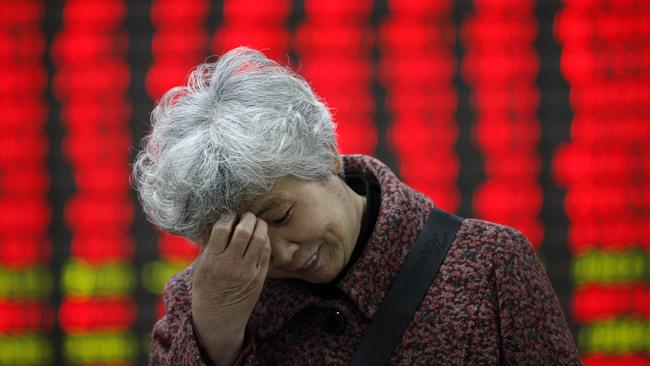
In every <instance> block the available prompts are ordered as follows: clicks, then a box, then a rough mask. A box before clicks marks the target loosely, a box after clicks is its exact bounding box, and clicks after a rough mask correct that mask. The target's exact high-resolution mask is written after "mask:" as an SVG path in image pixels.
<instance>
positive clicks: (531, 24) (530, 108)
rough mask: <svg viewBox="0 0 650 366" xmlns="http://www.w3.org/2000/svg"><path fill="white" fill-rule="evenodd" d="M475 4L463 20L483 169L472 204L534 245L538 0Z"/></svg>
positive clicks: (466, 72) (465, 64)
mask: <svg viewBox="0 0 650 366" xmlns="http://www.w3.org/2000/svg"><path fill="white" fill-rule="evenodd" d="M474 7H475V9H474V13H473V14H472V15H470V16H469V17H468V18H467V19H466V20H464V22H463V24H462V25H461V41H462V43H463V46H464V47H465V49H466V54H465V58H464V59H463V61H462V75H463V77H464V79H465V81H466V82H467V84H468V85H469V86H470V88H471V94H472V95H471V98H472V102H473V108H474V110H475V112H476V113H475V114H476V124H475V126H474V131H473V132H474V136H473V137H474V139H475V140H474V141H475V143H476V144H477V145H478V148H479V150H480V151H481V152H482V154H483V157H484V161H485V172H486V180H485V182H484V183H483V184H481V185H480V186H479V188H478V189H477V192H476V194H475V196H474V199H473V202H472V204H473V209H474V212H475V213H476V214H477V215H478V216H479V217H481V218H484V219H487V220H490V221H495V222H498V223H501V224H506V225H509V226H513V227H515V228H517V229H519V230H521V231H522V232H523V233H524V234H525V235H526V236H527V237H528V238H529V239H530V241H531V242H532V243H533V245H535V246H537V245H539V244H540V243H541V241H542V238H543V234H544V232H543V230H544V229H543V226H542V223H541V221H540V219H539V212H540V210H541V206H542V199H543V197H542V196H543V193H542V188H541V185H540V184H539V181H538V177H539V173H540V168H541V167H540V165H541V161H540V156H539V153H538V150H537V146H538V144H539V136H540V124H539V121H538V119H537V110H538V107H539V91H538V89H537V86H536V85H535V80H536V79H537V74H538V71H539V70H538V69H539V59H538V55H537V53H536V51H535V48H534V44H533V43H534V41H535V37H536V34H537V21H536V19H535V17H534V13H533V11H534V8H535V2H534V1H532V0H525V1H524V0H521V1H499V0H497V1H476V2H475V3H474Z"/></svg>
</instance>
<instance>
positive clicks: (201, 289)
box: [192, 212, 271, 365]
mask: <svg viewBox="0 0 650 366" xmlns="http://www.w3.org/2000/svg"><path fill="white" fill-rule="evenodd" d="M235 222H236V220H235V218H234V217H233V218H230V219H228V220H226V221H220V222H217V223H216V224H214V226H213V227H212V232H211V233H210V238H209V239H208V240H207V242H206V244H205V245H204V246H203V248H202V250H201V254H200V255H199V258H198V259H197V263H196V266H195V268H194V273H193V280H192V288H193V289H192V317H193V320H194V325H195V327H196V328H197V331H198V332H199V335H200V336H201V339H203V340H204V341H205V343H206V347H208V351H209V352H210V355H211V356H212V357H213V358H214V361H215V362H217V363H218V364H220V365H221V364H224V365H229V364H231V363H232V362H234V360H235V359H236V358H237V356H238V354H239V352H240V350H241V346H242V344H243V339H244V332H245V328H246V324H247V323H248V318H249V317H250V315H251V313H252V311H253V308H254V307H255V304H256V303H257V299H258V298H259V296H260V293H261V291H262V286H263V285H264V280H265V278H266V273H267V271H268V267H269V259H270V256H271V243H270V239H269V236H268V233H267V228H268V226H267V224H266V222H265V221H264V220H261V219H259V218H257V217H255V215H253V214H252V213H249V212H247V213H244V214H243V215H242V216H241V219H240V220H239V223H237V225H236V226H235Z"/></svg>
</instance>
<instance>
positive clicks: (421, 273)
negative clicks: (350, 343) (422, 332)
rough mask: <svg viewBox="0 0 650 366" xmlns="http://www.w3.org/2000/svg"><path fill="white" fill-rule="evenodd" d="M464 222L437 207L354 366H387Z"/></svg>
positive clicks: (407, 259)
mask: <svg viewBox="0 0 650 366" xmlns="http://www.w3.org/2000/svg"><path fill="white" fill-rule="evenodd" d="M461 222H462V219H461V218H460V217H458V216H455V215H452V214H450V213H447V212H445V211H442V210H440V209H437V208H435V207H434V208H433V210H432V211H431V214H429V218H428V219H427V222H426V223H425V224H424V227H423V228H422V231H421V232H420V234H419V235H418V237H417V239H416V241H415V245H414V246H413V248H412V249H411V252H410V253H409V255H408V256H407V257H406V260H405V261H404V264H403V265H402V268H401V269H400V271H399V273H398V274H397V277H396V278H395V281H394V282H393V284H392V285H391V287H390V290H389V291H388V294H387V295H386V297H385V298H384V302H383V303H382V304H381V306H380V307H379V309H378V310H377V313H375V317H374V319H373V320H372V322H371V323H370V325H369V326H368V329H366V332H365V334H364V336H363V339H362V340H361V343H360V344H359V347H358V348H357V350H356V352H355V353H354V355H353V356H352V362H351V363H350V364H351V365H353V366H361V365H373V366H376V365H385V364H386V363H387V362H388V360H389V357H390V355H391V353H392V352H393V349H395V346H397V344H399V341H400V340H401V339H402V334H403V333H404V330H406V327H407V326H408V325H409V323H410V322H411V319H412V318H413V314H414V313H415V310H417V308H418V307H419V306H420V303H421V302H422V299H423V298H424V295H425V294H426V293H427V290H428V289H429V288H430V287H431V283H432V282H433V279H434V277H435V276H436V274H437V273H438V269H439V268H440V265H441V264H442V262H443V261H444V259H445V256H447V252H448V251H449V247H450V246H451V243H452V242H453V241H454V238H455V237H456V232H457V231H458V228H459V227H460V224H461Z"/></svg>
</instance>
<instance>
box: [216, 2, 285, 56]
mask: <svg viewBox="0 0 650 366" xmlns="http://www.w3.org/2000/svg"><path fill="white" fill-rule="evenodd" d="M290 11H291V2H290V1H289V0H276V1H266V0H225V1H224V2H223V23H222V24H221V26H220V27H219V28H218V29H217V31H216V32H215V33H214V35H213V37H212V44H211V46H212V52H214V53H215V54H217V55H221V54H223V53H225V52H227V51H229V50H231V49H233V48H235V47H239V46H247V47H251V48H254V49H257V50H260V51H262V52H263V53H264V54H265V55H266V56H267V57H270V58H272V59H274V60H276V61H278V62H280V63H281V64H286V62H287V56H288V55H287V52H288V48H289V33H288V30H287V29H286V23H287V18H288V17H289V12H290Z"/></svg>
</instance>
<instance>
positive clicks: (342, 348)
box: [150, 155, 581, 366]
mask: <svg viewBox="0 0 650 366" xmlns="http://www.w3.org/2000/svg"><path fill="white" fill-rule="evenodd" d="M344 165H345V171H346V173H347V172H360V173H363V174H364V175H365V176H366V177H367V178H368V179H370V180H374V181H376V182H377V183H378V184H379V187H380V188H381V207H380V210H379V217H378V218H377V222H376V224H375V228H374V230H373V232H372V234H371V235H370V238H369V239H368V242H367V244H366V246H365V248H364V249H363V252H362V253H361V256H360V257H359V259H358V260H357V262H356V263H355V264H354V266H353V267H352V268H351V270H350V271H349V272H348V273H347V275H346V276H345V277H344V278H343V279H342V280H341V281H340V282H339V283H338V285H337V286H338V287H339V289H340V291H341V292H342V293H343V296H342V297H341V298H336V299H321V298H319V297H317V296H315V295H314V294H313V292H311V291H310V290H309V289H308V288H307V286H305V283H303V282H301V281H297V280H268V281H267V283H266V284H265V288H264V289H263V291H262V294H261V296H260V299H259V301H258V304H257V306H256V307H255V310H254V311H253V314H252V316H251V319H250V320H249V323H248V329H247V344H246V345H245V346H244V351H243V353H242V355H241V357H240V359H239V361H238V364H242V365H276V364H277V365H293V366H299V365H346V364H348V363H349V361H350V359H351V357H352V354H353V352H354V350H355V347H356V345H357V344H358V343H359V342H360V340H361V338H362V336H363V333H364V330H365V328H366V327H367V326H368V324H369V323H370V320H371V319H372V317H373V316H374V314H375V312H376V311H377V308H378V307H379V305H380V304H381V302H382V299H383V298H384V296H385V294H386V293H387V291H388V289H389V288H390V285H391V282H392V280H393V279H394V277H395V276H396V274H397V272H398V270H399V268H400V266H401V265H402V262H403V260H404V259H405V257H406V255H407V254H408V251H409V249H410V247H411V246H412V245H413V244H414V242H415V239H416V237H417V235H418V233H419V231H420V229H421V228H422V226H423V225H424V222H425V220H426V218H427V216H428V214H429V212H430V210H431V208H432V207H433V206H434V204H433V202H431V200H430V199H429V198H428V197H426V196H425V195H423V194H422V193H419V192H417V191H415V190H413V189H412V188H410V187H408V186H406V185H405V184H404V183H402V182H401V181H400V180H399V179H398V178H397V177H396V176H395V175H394V174H393V172H391V170H390V169H389V168H388V167H386V166H385V165H384V164H383V163H381V162H380V161H378V160H376V159H374V158H372V157H369V156H363V155H350V156H345V157H344ZM191 277H192V266H191V265H190V266H189V267H188V268H187V269H186V270H184V271H183V272H181V273H179V274H177V275H175V276H174V277H172V278H171V279H170V281H169V282H168V283H167V286H166V289H165V293H164V301H165V304H166V309H167V314H166V315H165V316H164V317H163V318H162V319H160V320H159V321H158V322H157V323H156V325H155V326H154V329H153V334H152V339H151V349H150V363H151V364H153V365H202V364H205V362H204V358H203V357H202V356H201V352H200V350H199V346H198V344H197V338H196V337H195V335H194V333H193V327H192V317H191V310H190V309H191V306H190V300H191V291H192V289H191V283H192V281H191ZM390 363H391V364H392V365H478V364H480V365H496V364H503V365H579V364H580V363H581V361H580V356H579V353H578V351H577V348H576V345H575V342H574V340H573V338H572V335H571V333H570V331H569V329H568V326H567V322H566V319H565V316H564V314H563V313H562V310H561V308H560V304H559V301H558V299H557V296H556V294H555V292H554V291H553V289H552V287H551V285H550V282H549V280H548V277H547V275H546V273H545V271H544V269H543V268H542V266H541V264H540V262H539V260H538V259H537V257H536V255H535V253H534V251H533V248H532V246H531V244H530V242H529V241H528V240H527V239H526V238H525V237H524V236H523V235H522V234H521V233H519V232H518V231H516V230H515V229H512V228H509V227H506V226H502V225H497V224H494V223H489V222H486V221H481V220H475V219H465V220H464V221H463V224H462V225H461V227H460V229H459V232H458V235H457V236H456V239H455V241H454V242H453V243H452V246H451V249H450V251H449V253H448V255H447V258H446V259H445V261H444V263H443V264H442V266H441V268H440V272H439V273H438V275H437V277H436V278H435V279H434V282H433V283H432V284H431V288H430V289H429V291H428V293H427V295H426V296H425V298H424V300H423V302H422V304H421V306H420V308H419V309H418V310H417V311H416V313H415V315H414V319H413V321H412V323H411V325H410V326H409V327H408V328H407V330H406V332H405V333H404V336H403V338H402V341H401V344H400V345H399V346H398V347H397V348H396V349H395V350H394V352H393V354H392V356H391V361H390Z"/></svg>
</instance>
